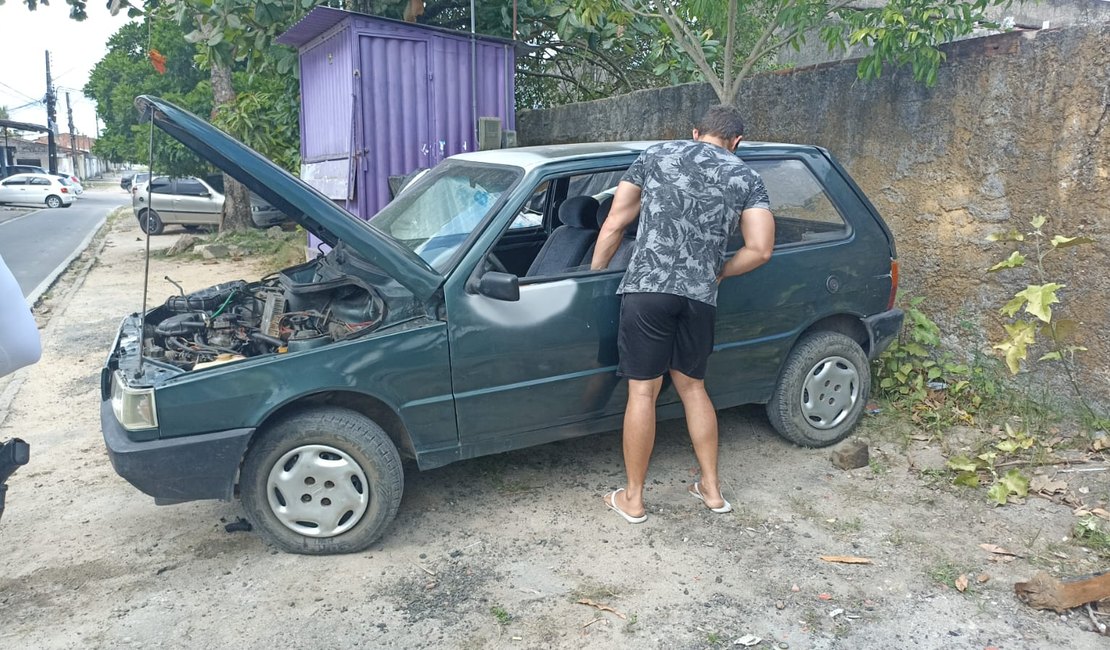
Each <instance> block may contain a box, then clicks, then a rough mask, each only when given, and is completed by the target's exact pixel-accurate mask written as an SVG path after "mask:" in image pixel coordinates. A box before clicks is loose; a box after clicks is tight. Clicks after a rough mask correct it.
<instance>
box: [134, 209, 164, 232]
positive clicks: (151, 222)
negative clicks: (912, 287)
mask: <svg viewBox="0 0 1110 650" xmlns="http://www.w3.org/2000/svg"><path fill="white" fill-rule="evenodd" d="M139 228H141V229H142V231H143V232H145V233H146V234H148V235H161V234H162V231H163V230H165V229H166V224H164V223H162V218H161V217H159V216H158V213H157V212H155V211H154V210H151V209H149V208H147V209H145V210H143V211H142V212H140V213H139Z"/></svg>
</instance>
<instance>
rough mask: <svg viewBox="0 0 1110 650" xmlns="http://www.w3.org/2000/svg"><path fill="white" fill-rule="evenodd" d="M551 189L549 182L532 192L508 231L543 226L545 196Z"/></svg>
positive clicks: (543, 183)
mask: <svg viewBox="0 0 1110 650" xmlns="http://www.w3.org/2000/svg"><path fill="white" fill-rule="evenodd" d="M550 189H551V181H544V182H542V183H540V184H539V186H538V187H537V188H536V189H535V191H533V192H532V196H530V197H528V200H527V201H525V202H524V205H523V206H521V208H520V212H518V213H517V215H516V218H515V219H513V222H512V224H510V225H509V230H523V229H526V228H539V227H542V226H543V209H544V207H545V206H546V205H547V194H548V191H549V190H550Z"/></svg>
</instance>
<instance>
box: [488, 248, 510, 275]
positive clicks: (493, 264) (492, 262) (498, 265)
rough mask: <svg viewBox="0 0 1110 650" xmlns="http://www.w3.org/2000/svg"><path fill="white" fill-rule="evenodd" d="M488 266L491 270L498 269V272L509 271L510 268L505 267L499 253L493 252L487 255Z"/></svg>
mask: <svg viewBox="0 0 1110 650" xmlns="http://www.w3.org/2000/svg"><path fill="white" fill-rule="evenodd" d="M486 266H487V267H488V269H489V270H491V271H497V272H498V273H508V272H509V269H507V268H505V265H504V264H503V263H502V262H501V260H499V259H497V255H494V254H493V253H490V254H489V255H486Z"/></svg>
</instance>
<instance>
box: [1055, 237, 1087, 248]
mask: <svg viewBox="0 0 1110 650" xmlns="http://www.w3.org/2000/svg"><path fill="white" fill-rule="evenodd" d="M1050 243H1051V244H1052V247H1053V248H1069V247H1071V246H1080V245H1082V244H1093V243H1095V240H1093V239H1091V238H1090V237H1064V236H1063V235H1056V236H1055V237H1053V238H1052V239H1051V240H1050Z"/></svg>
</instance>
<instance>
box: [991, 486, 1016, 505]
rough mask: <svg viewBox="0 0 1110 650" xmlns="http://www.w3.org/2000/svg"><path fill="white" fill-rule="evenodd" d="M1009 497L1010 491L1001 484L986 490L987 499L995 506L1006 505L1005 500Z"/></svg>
mask: <svg viewBox="0 0 1110 650" xmlns="http://www.w3.org/2000/svg"><path fill="white" fill-rule="evenodd" d="M1009 496H1010V491H1009V490H1008V489H1007V488H1006V486H1005V485H1002V484H1001V483H995V484H994V485H992V486H991V489H989V490H987V497H988V498H990V500H991V501H992V502H993V503H995V504H996V505H1000V506H1004V505H1006V500H1007V498H1008V497H1009Z"/></svg>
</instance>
